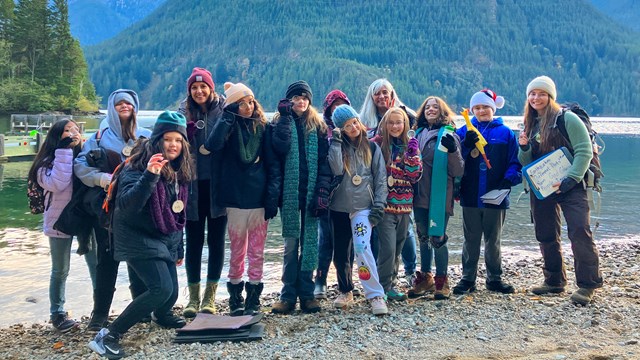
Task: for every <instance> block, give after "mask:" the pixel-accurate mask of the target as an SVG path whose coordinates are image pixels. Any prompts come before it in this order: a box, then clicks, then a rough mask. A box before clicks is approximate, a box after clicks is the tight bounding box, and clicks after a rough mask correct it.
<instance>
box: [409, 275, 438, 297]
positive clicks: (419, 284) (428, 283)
mask: <svg viewBox="0 0 640 360" xmlns="http://www.w3.org/2000/svg"><path fill="white" fill-rule="evenodd" d="M411 285H412V288H411V289H409V291H408V293H407V295H409V297H410V298H412V299H413V298H417V297H420V296H422V295H424V294H425V293H428V292H433V291H435V289H436V287H435V283H434V282H433V275H431V273H430V272H428V273H424V272H420V271H416V274H415V278H414V281H413V284H411Z"/></svg>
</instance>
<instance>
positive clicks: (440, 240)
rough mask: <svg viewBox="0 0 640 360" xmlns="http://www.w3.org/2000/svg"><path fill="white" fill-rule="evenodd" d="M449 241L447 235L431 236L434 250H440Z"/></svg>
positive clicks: (430, 239) (430, 240)
mask: <svg viewBox="0 0 640 360" xmlns="http://www.w3.org/2000/svg"><path fill="white" fill-rule="evenodd" d="M447 240H449V236H447V235H446V234H445V235H443V236H429V242H430V243H431V246H432V247H433V248H434V249H438V248H440V247H441V246H442V245H444V244H446V243H447Z"/></svg>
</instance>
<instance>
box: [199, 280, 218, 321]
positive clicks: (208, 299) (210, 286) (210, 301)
mask: <svg viewBox="0 0 640 360" xmlns="http://www.w3.org/2000/svg"><path fill="white" fill-rule="evenodd" d="M217 290H218V283H217V282H213V281H207V284H206V285H205V286H204V295H203V296H202V305H200V311H201V312H203V313H207V314H215V313H216V312H217V311H218V309H217V308H216V291H217Z"/></svg>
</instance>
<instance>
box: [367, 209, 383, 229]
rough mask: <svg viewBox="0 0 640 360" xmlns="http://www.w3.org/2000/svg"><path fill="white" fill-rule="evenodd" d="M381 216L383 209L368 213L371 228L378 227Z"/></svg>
mask: <svg viewBox="0 0 640 360" xmlns="http://www.w3.org/2000/svg"><path fill="white" fill-rule="evenodd" d="M383 216H384V209H383V208H381V207H374V208H372V209H371V212H370V213H369V223H370V224H371V227H374V226H376V225H378V224H379V223H380V220H382V217H383Z"/></svg>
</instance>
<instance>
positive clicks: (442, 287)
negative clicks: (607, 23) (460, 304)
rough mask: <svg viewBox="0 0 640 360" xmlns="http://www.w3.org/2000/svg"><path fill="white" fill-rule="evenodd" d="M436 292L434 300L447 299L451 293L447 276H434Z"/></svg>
mask: <svg viewBox="0 0 640 360" xmlns="http://www.w3.org/2000/svg"><path fill="white" fill-rule="evenodd" d="M435 283H436V291H435V293H434V294H433V298H434V299H436V300H446V299H448V298H449V295H450V294H451V291H450V290H449V280H448V279H447V275H436V278H435Z"/></svg>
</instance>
